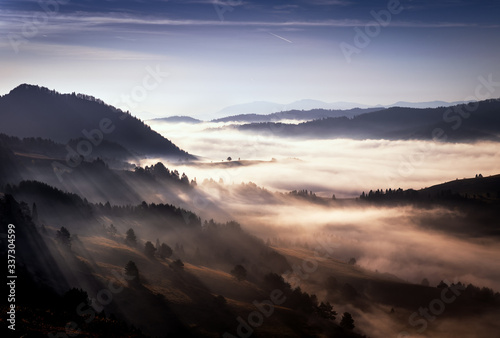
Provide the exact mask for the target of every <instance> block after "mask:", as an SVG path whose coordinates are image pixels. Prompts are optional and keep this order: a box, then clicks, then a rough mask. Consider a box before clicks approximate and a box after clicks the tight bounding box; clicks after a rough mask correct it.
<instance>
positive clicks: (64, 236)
mask: <svg viewBox="0 0 500 338" xmlns="http://www.w3.org/2000/svg"><path fill="white" fill-rule="evenodd" d="M56 238H57V240H58V241H59V243H61V244H63V245H65V246H67V247H71V234H70V233H69V231H68V229H66V228H65V227H61V229H60V230H57V233H56Z"/></svg>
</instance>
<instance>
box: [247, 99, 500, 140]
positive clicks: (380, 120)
mask: <svg viewBox="0 0 500 338" xmlns="http://www.w3.org/2000/svg"><path fill="white" fill-rule="evenodd" d="M472 108H474V109H472ZM472 108H471V107H469V106H467V105H456V106H453V107H448V108H447V107H439V108H426V109H417V108H401V107H392V108H388V109H382V110H378V111H375V112H371V113H366V114H361V115H358V116H354V117H353V118H351V119H350V118H348V117H336V118H332V117H330V118H325V119H321V120H314V121H309V122H304V123H300V124H297V125H296V124H283V123H279V124H275V125H273V123H269V122H268V123H251V124H246V125H242V126H239V127H237V128H238V129H239V130H243V131H254V132H255V131H263V130H273V131H274V133H276V134H277V135H280V136H300V137H313V138H332V137H335V138H339V137H348V138H356V139H366V138H377V139H380V138H384V139H436V138H437V139H439V140H441V141H446V140H449V141H454V140H460V141H474V140H499V139H500V101H499V100H486V101H481V102H477V103H476V105H475V107H472Z"/></svg>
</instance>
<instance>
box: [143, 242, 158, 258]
mask: <svg viewBox="0 0 500 338" xmlns="http://www.w3.org/2000/svg"><path fill="white" fill-rule="evenodd" d="M155 252H156V248H155V247H154V245H153V243H151V242H150V241H147V242H146V244H144V253H145V254H146V256H148V257H149V258H153V257H154V256H155Z"/></svg>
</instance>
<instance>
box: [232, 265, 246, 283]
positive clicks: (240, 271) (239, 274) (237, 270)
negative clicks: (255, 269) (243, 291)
mask: <svg viewBox="0 0 500 338" xmlns="http://www.w3.org/2000/svg"><path fill="white" fill-rule="evenodd" d="M231 275H233V276H234V277H236V279H237V280H239V281H242V280H244V279H245V278H246V277H247V269H245V268H244V267H243V266H242V265H240V264H238V265H236V266H235V267H234V269H233V270H231Z"/></svg>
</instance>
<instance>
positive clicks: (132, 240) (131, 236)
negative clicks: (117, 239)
mask: <svg viewBox="0 0 500 338" xmlns="http://www.w3.org/2000/svg"><path fill="white" fill-rule="evenodd" d="M125 242H126V243H127V245H130V246H136V245H137V236H136V235H135V232H134V229H132V228H130V229H128V230H127V238H126V239H125Z"/></svg>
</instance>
